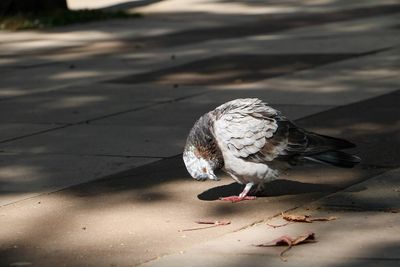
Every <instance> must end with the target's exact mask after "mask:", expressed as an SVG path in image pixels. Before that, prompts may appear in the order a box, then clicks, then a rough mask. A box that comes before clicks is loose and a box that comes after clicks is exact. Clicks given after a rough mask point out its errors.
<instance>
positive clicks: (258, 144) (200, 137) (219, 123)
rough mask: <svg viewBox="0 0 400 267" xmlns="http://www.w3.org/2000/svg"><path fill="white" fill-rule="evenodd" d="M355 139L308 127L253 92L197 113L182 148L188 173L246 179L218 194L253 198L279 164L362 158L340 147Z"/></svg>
mask: <svg viewBox="0 0 400 267" xmlns="http://www.w3.org/2000/svg"><path fill="white" fill-rule="evenodd" d="M353 147H355V145H354V144H353V143H351V142H349V141H346V140H344V139H340V138H335V137H331V136H326V135H321V134H318V133H314V132H310V131H307V130H305V129H303V128H301V127H299V126H297V125H296V124H295V123H294V122H292V121H290V120H289V119H287V118H286V117H285V116H283V115H282V114H281V112H280V111H278V110H276V109H274V108H272V107H270V106H268V105H267V103H265V102H263V101H262V100H260V99H258V98H243V99H235V100H232V101H229V102H227V103H225V104H222V105H220V106H219V107H217V108H216V109H214V110H212V111H210V112H208V113H206V114H204V115H203V116H201V117H200V118H199V119H198V120H197V121H196V123H195V124H194V126H193V128H192V129H191V130H190V132H189V135H188V137H187V140H186V145H185V148H184V152H183V161H184V163H185V166H186V169H187V171H188V172H189V174H190V175H191V176H192V177H193V178H194V179H196V180H198V181H204V180H207V179H211V180H214V181H218V180H219V178H218V177H217V176H216V175H215V171H216V170H219V169H221V170H223V171H224V172H226V173H227V174H229V175H230V176H231V177H232V178H233V179H234V180H235V181H236V182H238V183H239V184H242V185H245V187H244V189H243V191H242V192H241V193H240V194H239V195H238V196H229V197H224V198H220V200H225V201H231V202H239V201H242V200H253V199H255V198H256V197H255V196H250V195H249V192H250V191H251V190H254V189H255V193H256V192H259V191H261V190H262V189H263V188H264V185H265V184H266V183H268V182H271V181H273V180H275V179H277V178H278V176H279V172H280V171H281V170H282V166H285V165H286V166H294V165H298V164H299V163H303V162H307V161H313V162H318V163H324V164H329V165H334V166H338V167H344V168H350V167H353V166H355V165H356V164H358V163H360V161H361V159H360V158H359V157H358V156H356V155H352V154H349V153H346V152H343V151H341V150H342V149H347V148H353Z"/></svg>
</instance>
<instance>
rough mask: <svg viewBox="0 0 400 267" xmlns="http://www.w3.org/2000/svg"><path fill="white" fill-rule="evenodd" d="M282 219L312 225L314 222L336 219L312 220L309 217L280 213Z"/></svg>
mask: <svg viewBox="0 0 400 267" xmlns="http://www.w3.org/2000/svg"><path fill="white" fill-rule="evenodd" d="M282 218H283V219H285V220H286V221H288V222H306V223H312V222H316V221H320V222H321V221H332V220H336V219H337V217H335V216H330V217H317V218H312V217H311V216H310V215H298V214H285V213H283V212H282Z"/></svg>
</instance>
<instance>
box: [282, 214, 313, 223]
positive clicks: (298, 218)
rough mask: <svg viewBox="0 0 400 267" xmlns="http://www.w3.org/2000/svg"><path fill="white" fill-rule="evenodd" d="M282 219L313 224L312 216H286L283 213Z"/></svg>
mask: <svg viewBox="0 0 400 267" xmlns="http://www.w3.org/2000/svg"><path fill="white" fill-rule="evenodd" d="M282 218H283V219H285V220H286V221H289V222H307V223H311V222H312V221H311V220H310V215H296V214H284V213H282Z"/></svg>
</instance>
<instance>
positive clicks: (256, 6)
mask: <svg viewBox="0 0 400 267" xmlns="http://www.w3.org/2000/svg"><path fill="white" fill-rule="evenodd" d="M136 2H137V1H136ZM154 2H156V1H154ZM349 2H350V1H335V2H332V3H331V2H329V3H322V2H318V3H317V2H310V1H296V3H291V2H290V1H286V2H279V3H277V2H274V1H270V2H268V1H267V2H266V1H232V2H230V1H226V2H222V1H210V2H207V4H206V3H205V2H204V1H178V0H175V1H159V2H157V3H153V4H150V5H147V6H144V7H141V8H140V9H137V10H139V11H140V12H142V13H144V14H145V16H144V17H143V18H140V19H134V20H118V21H111V22H98V23H90V24H85V25H73V26H68V27H63V28H58V29H52V30H49V31H47V32H33V31H32V32H30V31H27V32H19V33H8V32H1V33H0V40H1V41H0V55H1V57H0V74H1V76H2V79H1V82H0V204H1V205H2V206H1V207H0V224H1V225H2V231H0V265H4V266H10V265H11V266H13V265H12V264H14V266H18V265H20V266H21V264H26V265H32V266H58V265H60V263H62V264H64V265H66V266H112V265H114V266H131V265H138V264H142V263H145V262H148V263H147V264H149V265H156V266H187V262H188V260H189V262H191V264H192V265H189V266H197V265H196V264H198V262H197V261H190V260H191V259H192V258H193V259H196V257H199V256H198V255H199V254H198V253H203V252H201V251H203V250H202V249H207V250H208V248H210V250H213V251H215V253H212V255H211V254H207V258H208V259H209V262H207V263H204V264H208V265H209V266H228V265H230V266H239V265H240V264H242V265H243V264H244V262H248V261H251V262H252V264H254V266H263V264H265V261H266V260H268V261H270V260H271V262H274V264H276V265H280V264H281V262H280V261H279V257H276V253H275V252H276V251H277V250H275V249H274V250H268V251H267V250H259V249H257V250H254V248H249V246H248V244H249V242H255V241H257V240H260V241H261V240H264V237H265V239H266V240H265V241H268V240H270V239H271V238H272V239H273V237H274V236H277V235H279V234H280V233H283V232H285V231H290V232H288V233H293V234H295V233H297V231H300V232H301V231H303V230H304V229H305V228H302V227H303V226H302V225H298V224H296V225H290V227H289V228H279V230H277V229H268V227H266V226H265V224H263V223H261V224H259V225H256V226H255V227H249V226H250V225H253V224H254V223H255V222H264V221H266V220H268V219H269V218H273V217H274V216H276V215H277V214H279V213H280V212H282V211H286V210H292V209H294V208H297V207H306V206H308V205H311V204H310V203H323V204H324V208H323V209H316V208H315V206H310V207H309V211H310V213H311V212H312V213H315V214H316V215H321V214H323V213H324V212H333V211H332V210H331V206H332V205H330V204H329V205H328V204H326V205H325V203H328V202H330V201H334V199H335V198H333V200H332V198H330V197H328V198H327V197H326V196H327V195H330V194H332V193H335V192H337V191H340V190H343V189H345V188H348V187H349V186H351V185H353V184H356V183H359V182H362V181H365V180H368V179H370V178H371V179H370V180H368V181H367V182H366V183H367V185H366V186H365V188H366V189H365V190H360V192H366V195H363V194H362V193H360V194H361V195H357V194H356V195H355V196H352V197H354V198H356V200H357V201H363V203H364V201H365V200H370V199H371V195H368V194H367V193H368V192H372V193H373V194H375V192H376V191H374V190H375V187H374V186H375V184H373V185H374V186H373V188H371V189H370V188H369V186H368V185H369V183H373V181H381V180H382V179H383V180H382V181H384V182H385V181H387V180H388V179H389V178H388V177H392V178H390V179H389V180H390V181H391V182H392V183H393V184H390V183H386V182H385V184H384V185H385V186H386V187H385V188H384V189H382V190H386V191H379V190H381V189H380V187H379V188H378V189H377V190H378V191H377V192H378V193H379V194H378V195H379V196H389V195H390V194H391V195H390V196H392V197H390V198H389V197H381V198H379V197H378V200H379V201H383V203H386V202H385V201H389V202H388V203H386V204H387V205H386V204H385V205H386V206H384V207H381V208H374V206H373V205H372V206H371V205H370V204H371V203H372V202H371V201H369V202H365V203H366V206H365V207H363V210H367V211H368V212H364V213H353V212H349V211H348V209H347V210H346V211H343V209H344V207H347V206H348V205H347V204H346V203H344V204H343V205H342V206H341V208H340V209H339V210H335V211H334V212H335V214H336V213H337V214H339V216H340V220H337V221H335V222H326V223H324V224H318V225H316V226H315V228H313V229H315V232H316V234H317V238H318V241H319V243H318V245H317V246H315V245H311V246H308V245H305V246H301V247H299V249H298V248H295V249H296V250H295V249H293V252H292V251H291V252H289V254H290V255H293V262H292V261H291V260H290V262H292V263H291V264H294V263H299V262H301V261H302V260H304V257H308V256H307V255H308V254H307V253H317V254H319V253H322V254H321V255H325V254H323V253H328V252H329V251H330V249H329V241H330V240H332V239H333V240H335V241H334V242H336V243H334V244H335V245H334V246H335V247H338V248H342V249H343V250H344V249H345V247H344V246H342V245H341V244H352V241H353V240H354V239H355V238H352V236H357V234H358V233H359V234H360V235H363V234H364V233H365V232H367V229H369V228H368V227H372V226H371V225H370V220H369V219H371V218H376V219H377V220H378V221H382V223H380V224H379V226H380V227H382V229H383V231H384V233H385V234H381V232H378V233H377V235H378V236H379V238H377V240H378V241H376V243H374V242H375V241H374V240H373V238H372V236H371V237H368V236H370V235H367V237H365V238H366V239H368V242H372V243H368V242H367V243H365V244H367V245H365V246H366V247H365V250H363V251H364V252H365V251H372V250H374V248H376V250H377V251H376V254H373V253H370V254H365V255H364V254H362V253H361V250H356V249H354V251H353V252H354V253H351V254H344V252H343V250H340V249H339V250H338V252H337V253H338V255H337V256H335V257H337V258H335V257H330V256H329V257H327V258H326V262H324V261H318V260H317V261H313V264H314V265H315V266H322V265H324V264H325V263H326V265H327V264H328V263H329V265H332V266H337V265H339V266H357V264H363V265H365V264H366V263H368V262H370V263H371V266H373V264H378V263H380V262H383V261H384V262H385V263H386V262H388V263H390V264H392V263H393V264H398V261H399V259H398V256H396V254H394V253H395V252H396V251H398V249H397V250H396V248H398V246H396V242H397V244H398V243H399V239H396V235H395V234H394V233H396V232H398V229H397V228H396V227H397V226H398V223H397V226H396V224H395V222H398V219H399V217H398V214H397V213H385V212H382V210H385V211H386V210H387V209H389V208H390V209H396V208H399V196H398V191H396V190H397V187H398V184H396V181H395V177H396V175H397V173H398V171H392V172H388V171H390V170H393V169H395V168H398V167H399V165H400V164H399V163H400V160H399V159H400V156H399V152H398V151H400V150H399V149H400V147H399V140H398V138H396V136H397V135H398V131H399V125H398V115H397V114H398V103H399V98H400V96H399V91H398V89H399V88H400V80H399V78H398V73H399V70H400V64H399V62H400V61H399V57H400V53H399V51H400V38H399V37H398V36H400V35H399V30H398V29H399V24H398V21H399V20H398V19H399V14H400V6H399V5H397V4H396V3H395V1H380V2H379V4H378V3H376V2H375V1H351V4H349ZM177 7H179V8H177ZM238 97H260V98H262V99H264V100H266V101H267V102H269V103H270V104H271V105H273V106H274V107H276V108H278V109H280V110H281V111H283V112H284V113H285V114H286V115H287V116H288V117H289V118H291V119H294V120H297V122H298V123H299V124H301V125H304V126H306V127H308V128H311V129H314V130H317V131H319V132H321V133H326V134H332V135H338V136H343V137H345V138H348V139H350V140H352V141H354V142H356V143H357V144H358V146H359V148H358V149H357V150H356V151H357V153H359V154H360V155H361V156H362V158H363V164H361V166H359V167H357V168H355V169H350V170H343V169H335V168H325V167H324V168H322V167H321V166H304V167H301V168H298V169H294V170H292V171H290V172H288V173H287V174H284V175H283V176H282V180H280V181H277V182H276V183H275V182H274V183H272V184H271V185H270V187H268V188H267V190H266V192H264V193H263V194H262V195H260V197H259V199H258V200H257V201H254V202H244V203H239V204H230V203H220V202H218V201H215V200H216V199H217V198H218V197H219V196H223V195H227V194H230V193H235V192H238V191H240V189H241V188H240V187H239V186H238V185H237V184H234V183H233V181H232V180H231V179H229V178H228V177H226V176H225V177H224V179H223V181H222V182H221V183H218V184H215V183H211V182H206V183H197V182H195V181H192V180H191V179H190V178H189V175H188V174H187V172H186V171H185V169H184V166H183V164H182V161H181V157H180V155H179V154H180V153H181V151H182V147H183V144H184V142H185V138H186V135H187V133H188V131H189V129H190V127H191V126H192V124H193V122H194V121H195V120H196V118H198V117H199V116H200V115H202V114H203V113H205V112H207V111H208V110H210V109H212V108H214V107H216V106H217V105H219V104H221V103H223V102H225V101H227V100H230V99H233V98H238ZM387 172H388V173H387ZM385 173H386V174H385ZM380 174H382V176H377V175H380ZM375 176H377V177H376V178H374V177H375ZM382 177H383V178H382ZM100 178H102V179H100ZM375 179H377V180H375ZM377 183H379V182H377ZM386 192H390V194H389V193H386ZM393 192H394V193H393ZM347 194H350V193H347ZM351 194H352V193H351ZM333 196H335V195H333ZM338 196H341V195H340V194H339V195H338ZM336 199H341V198H339V197H337V198H336ZM345 199H346V198H345ZM315 201H316V202H315ZM349 201H353V200H349ZM357 201H355V203H357ZM335 203H336V202H335ZM365 203H364V204H365ZM350 204H351V202H350ZM316 205H320V206H321V205H322V204H316ZM335 205H336V204H335ZM325 206H329V208H325ZM313 207H314V208H313ZM350 210H352V209H350ZM298 212H303V211H302V210H298ZM320 213H321V214H320ZM360 214H362V215H360ZM363 216H364V217H365V216H366V217H367V219H368V220H364V221H361V222H360V227H357V231H358V232H354V233H353V234H354V235H350V234H349V235H346V238H344V239H342V240H340V242H342V243H340V242H339V241H337V240H338V238H330V236H328V235H325V234H327V233H328V230H327V229H325V228H332V229H329V233H332V236H335V235H336V237H337V236H340V235H341V234H343V235H345V234H344V233H342V232H341V231H340V229H341V228H349V226H348V225H350V224H352V223H353V222H355V221H357V218H359V217H362V218H364V217H363ZM198 219H211V220H217V219H228V220H231V221H232V224H231V225H229V226H224V227H218V228H211V229H208V230H201V231H194V232H187V233H182V232H179V231H178V230H180V229H185V228H191V227H194V226H195V225H194V223H193V222H194V221H195V220H198ZM274 220H277V219H274ZM396 220H397V221H396ZM363 222H365V224H363ZM366 222H368V223H366ZM386 222H388V223H386ZM313 226H314V224H313ZM391 226H393V227H391ZM242 228H246V229H245V230H244V231H239V232H237V231H238V230H239V229H242ZM258 231H261V232H262V234H259V233H260V232H258ZM263 231H265V232H263ZM292 231H293V232H292ZM232 232H234V233H232ZM236 234H238V235H242V236H243V239H242V238H240V239H241V240H247V241H246V242H247V243H246V242H241V243H240V244H241V245H238V244H237V242H236V241H235V242H233V241H232V240H233V239H234V238H236V236H235V235H236ZM371 235H372V234H371ZM244 236H248V238H247V239H245V237H244ZM386 237H390V238H391V239H390V240H389V241H390V242H391V243H390V242H389V241H388V242H386V241H385V242H383V240H384V239H385V238H386ZM232 238H233V239H232ZM319 238H321V239H319ZM224 240H226V242H228V243H229V244H232V243H234V244H235V245H234V249H233V250H232V251H236V252H237V253H236V252H235V254H238V256H235V257H233V256H231V255H230V254H229V253H228V255H230V256H229V260H227V261H225V262H223V260H224V259H227V257H226V251H220V252H219V250H217V249H213V248H212V246H213V245H212V244H218V247H223V244H226V242H225V241H224ZM363 240H364V239H363ZM330 242H333V241H330ZM354 242H356V241H354ZM357 242H361V241H359V240H358V241H357ZM319 244H321V247H319ZM358 244H359V243H357V244H356V243H354V246H358ZM209 246H211V247H209ZM190 247H192V248H190ZM214 248H215V247H214ZM228 248H229V246H226V245H225V249H228ZM316 248H320V249H321V252H319V251H318V252H316V250H315V249H316ZM236 249H237V250H236ZM248 250H250V252H249V251H248ZM384 250H385V251H388V252H387V253H386V254H385V253H383V252H382V255H383V256H380V254H379V253H378V251H384ZM181 251H184V253H183V254H182V253H180V252H181ZM186 251H187V253H186ZM271 251H273V252H271ZM297 251H298V254H296V253H297ZM231 253H232V252H231ZM357 253H358V254H357ZM360 253H361V254H360ZM253 254H256V255H254V257H253V256H252V255H253ZM163 255H171V256H166V257H163V258H161V259H159V260H155V261H151V260H153V259H156V258H158V257H161V256H163ZM200 255H202V254H200ZM249 255H250V256H249ZM298 255H300V256H299V257H300V258H301V257H303V258H302V259H300V258H298V257H297V256H298ZM351 257H353V258H351ZM350 258H351V260H349V261H347V260H346V259H350ZM361 258H362V260H361V261H360V260H359V259H361ZM324 259H325V258H324ZM370 259H373V261H370ZM353 260H354V263H353V262H352V261H353ZM336 261H338V262H339V263H338V264H337V265H335V264H334V263H336ZM174 262H176V263H177V264H178V263H179V264H178V265H175V264H172V263H174ZM199 262H203V261H199ZM305 262H307V264H311V263H310V262H308V261H305ZM62 264H61V265H62ZM235 264H236V265H235ZM346 264H347V265H346ZM326 265H324V266H326ZM199 266H200V265H199ZM201 266H203V265H201ZM204 266H207V265H204ZM249 266H250V265H249Z"/></svg>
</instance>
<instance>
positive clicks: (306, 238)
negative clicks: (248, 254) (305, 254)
mask: <svg viewBox="0 0 400 267" xmlns="http://www.w3.org/2000/svg"><path fill="white" fill-rule="evenodd" d="M314 242H317V241H316V240H315V234H314V233H313V232H308V233H306V234H304V235H301V236H298V237H296V238H292V237H290V236H286V235H284V236H281V237H279V238H277V239H275V240H272V241H271V242H268V243H263V244H258V245H255V246H256V247H276V246H288V247H287V248H285V249H284V250H283V251H282V252H281V253H280V254H279V256H280V258H281V260H283V261H287V259H286V258H284V257H283V254H284V253H285V252H287V251H288V250H289V249H291V248H292V247H293V246H296V245H298V244H303V243H314Z"/></svg>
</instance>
